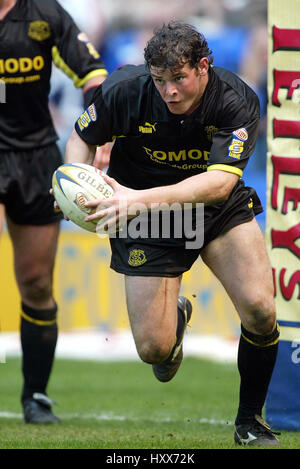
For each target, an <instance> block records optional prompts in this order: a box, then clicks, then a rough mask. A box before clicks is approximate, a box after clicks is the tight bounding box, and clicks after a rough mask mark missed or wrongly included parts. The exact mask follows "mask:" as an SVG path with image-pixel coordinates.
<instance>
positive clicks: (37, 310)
mask: <svg viewBox="0 0 300 469" xmlns="http://www.w3.org/2000/svg"><path fill="white" fill-rule="evenodd" d="M7 225H8V230H9V234H10V236H11V239H12V243H13V250H14V268H15V276H16V280H17V284H18V287H19V290H20V294H21V298H22V312H21V314H22V318H21V344H22V351H23V363H22V370H23V375H24V387H23V392H22V402H23V403H24V401H25V400H26V399H28V398H30V397H32V395H33V393H42V394H45V393H46V387H47V383H48V379H49V376H50V372H51V368H52V363H53V359H54V353H55V347H56V341H57V323H56V312H57V306H56V303H55V300H54V298H53V292H52V274H53V268H54V261H55V253H56V248H57V238H58V233H59V223H57V222H56V223H51V224H49V225H42V226H33V225H18V224H15V223H13V222H12V221H11V220H10V219H9V218H7Z"/></svg>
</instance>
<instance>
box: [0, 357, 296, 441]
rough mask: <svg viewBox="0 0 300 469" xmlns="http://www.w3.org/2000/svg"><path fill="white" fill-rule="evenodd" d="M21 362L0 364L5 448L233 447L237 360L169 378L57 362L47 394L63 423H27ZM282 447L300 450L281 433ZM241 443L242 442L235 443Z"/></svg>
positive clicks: (189, 366)
mask: <svg viewBox="0 0 300 469" xmlns="http://www.w3.org/2000/svg"><path fill="white" fill-rule="evenodd" d="M20 367H21V363H20V360H19V359H10V358H8V359H7V363H6V364H0V376H1V378H0V379H1V393H0V448H1V449H120V450H122V449H177V450H178V449H233V448H237V447H236V446H235V445H234V443H233V421H234V418H235V414H236V408H237V402H238V387H239V376H238V372H237V369H236V366H235V365H233V364H226V365H224V364H218V363H214V362H209V361H203V360H198V359H192V358H185V359H184V362H183V364H182V366H181V368H180V370H179V372H178V374H177V375H176V377H175V378H174V379H173V380H172V381H171V382H169V383H164V384H162V383H159V382H158V381H156V380H155V378H154V376H153V374H152V369H151V366H149V365H145V364H143V363H141V362H121V363H120V362H118V363H116V362H90V361H89V362H83V361H70V360H61V359H57V360H56V362H55V366H54V370H53V373H52V378H51V383H50V385H49V389H48V393H49V395H50V397H52V398H53V399H54V400H56V401H57V402H59V406H57V407H54V408H53V410H54V411H55V413H56V414H57V415H58V416H59V417H60V418H61V423H60V424H55V425H49V426H39V425H26V424H24V423H23V419H22V413H21V406H20V403H19V400H20V389H21V384H22V381H21V372H20ZM280 440H281V442H282V448H284V449H292V448H297V449H298V448H299V447H300V433H297V432H283V433H282V435H281V437H280ZM238 448H239V447H238Z"/></svg>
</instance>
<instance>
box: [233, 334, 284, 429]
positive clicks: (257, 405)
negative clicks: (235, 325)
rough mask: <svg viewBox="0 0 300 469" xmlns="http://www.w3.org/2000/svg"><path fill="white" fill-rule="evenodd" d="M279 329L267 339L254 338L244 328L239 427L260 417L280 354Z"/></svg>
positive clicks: (240, 363) (241, 353) (237, 421)
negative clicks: (257, 416) (278, 353)
mask: <svg viewBox="0 0 300 469" xmlns="http://www.w3.org/2000/svg"><path fill="white" fill-rule="evenodd" d="M278 340H279V330H278V326H276V328H275V329H274V331H273V332H272V333H271V334H270V335H268V336H262V335H257V334H252V333H251V332H248V331H247V330H246V329H245V328H244V327H243V326H242V333H241V337H240V343H239V350H238V369H239V372H240V377H241V386H240V403H239V409H238V414H237V417H236V424H242V423H246V422H247V421H249V419H250V418H253V416H254V415H255V414H258V415H261V414H262V409H263V406H264V403H265V399H266V395H267V391H268V386H269V383H270V380H271V376H272V372H273V369H274V365H275V361H276V356H277V350H278Z"/></svg>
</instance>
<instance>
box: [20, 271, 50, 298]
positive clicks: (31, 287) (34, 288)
mask: <svg viewBox="0 0 300 469" xmlns="http://www.w3.org/2000/svg"><path fill="white" fill-rule="evenodd" d="M20 290H21V293H22V297H23V299H24V300H25V301H26V300H27V301H29V302H30V303H42V302H45V301H48V300H49V298H51V296H52V284H51V281H50V280H49V278H48V277H47V276H46V277H43V276H38V277H36V276H32V277H28V278H26V279H24V281H23V282H22V283H21V284H20Z"/></svg>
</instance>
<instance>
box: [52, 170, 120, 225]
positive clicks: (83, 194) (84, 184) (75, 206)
mask: <svg viewBox="0 0 300 469" xmlns="http://www.w3.org/2000/svg"><path fill="white" fill-rule="evenodd" d="M52 188H53V194H54V198H55V200H56V202H57V203H58V205H59V207H60V209H61V211H62V212H63V214H64V215H66V216H67V217H68V218H69V219H70V220H71V221H72V222H73V223H75V224H76V225H78V226H80V227H81V228H83V229H85V230H87V231H91V232H94V231H95V228H96V226H97V222H98V220H96V221H90V222H86V221H85V220H84V219H85V217H86V216H87V214H90V213H92V212H93V211H95V209H94V208H88V207H85V203H86V202H87V201H89V200H101V199H108V198H109V197H112V195H113V194H114V191H113V189H112V188H111V187H110V186H109V184H107V183H106V182H105V180H104V179H103V177H102V175H101V171H100V170H99V169H97V168H95V167H94V166H90V165H87V164H83V163H74V164H63V165H61V166H60V167H59V168H57V170H56V171H55V172H54V174H53V177H52ZM99 209H100V207H99Z"/></svg>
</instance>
